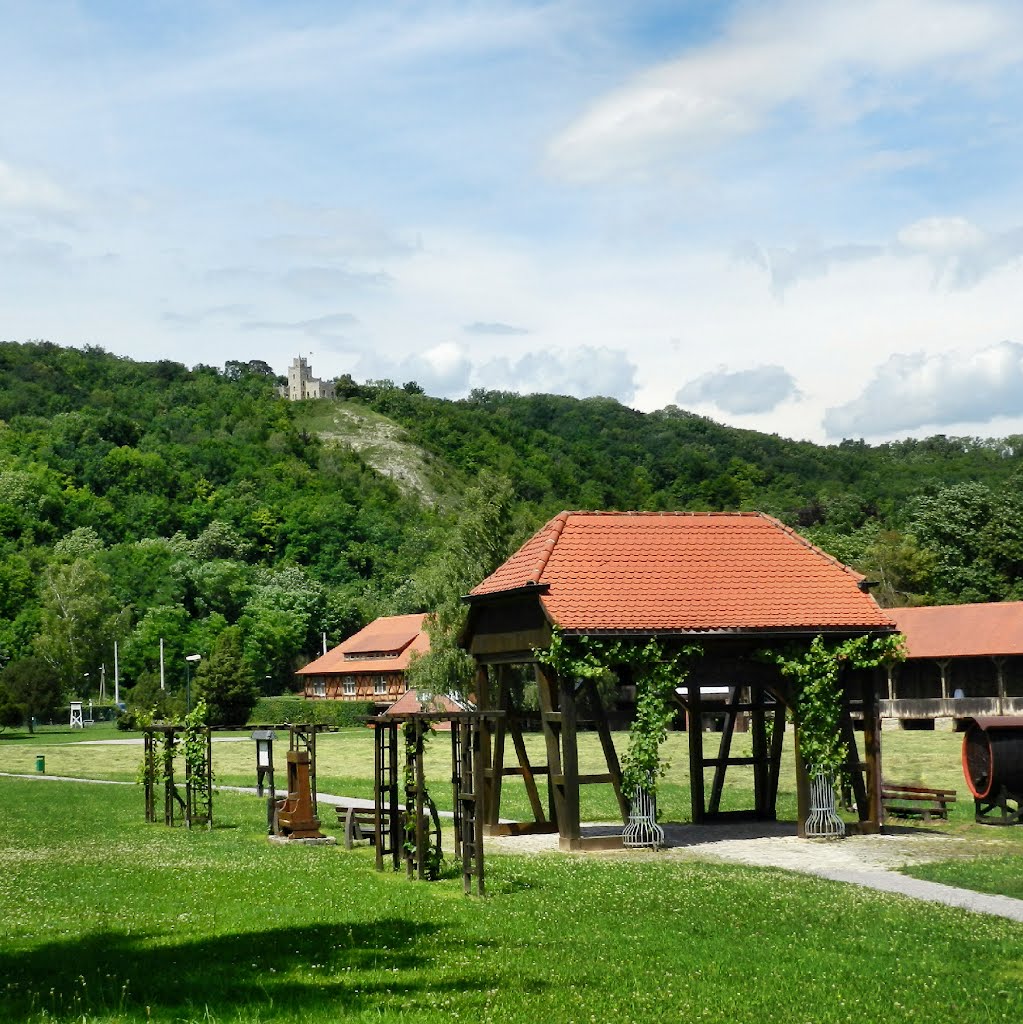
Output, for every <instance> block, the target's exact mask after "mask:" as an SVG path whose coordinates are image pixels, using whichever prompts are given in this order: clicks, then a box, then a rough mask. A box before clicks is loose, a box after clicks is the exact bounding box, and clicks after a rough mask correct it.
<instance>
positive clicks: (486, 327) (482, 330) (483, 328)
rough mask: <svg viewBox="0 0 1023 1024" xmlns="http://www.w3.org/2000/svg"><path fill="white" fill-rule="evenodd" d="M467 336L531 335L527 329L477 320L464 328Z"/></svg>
mask: <svg viewBox="0 0 1023 1024" xmlns="http://www.w3.org/2000/svg"><path fill="white" fill-rule="evenodd" d="M462 330H463V331H465V333H466V334H494V335H498V336H510V335H517V334H529V331H528V330H526V328H525V327H516V326H514V324H502V323H500V322H494V321H482V320H477V321H476V322H475V323H471V324H466V325H465V327H463V328H462Z"/></svg>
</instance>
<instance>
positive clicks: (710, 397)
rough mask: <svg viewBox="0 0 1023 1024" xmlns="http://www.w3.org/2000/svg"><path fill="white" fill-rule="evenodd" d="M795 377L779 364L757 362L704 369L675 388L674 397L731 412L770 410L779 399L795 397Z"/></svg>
mask: <svg viewBox="0 0 1023 1024" xmlns="http://www.w3.org/2000/svg"><path fill="white" fill-rule="evenodd" d="M798 397H799V389H798V388H797V387H796V381H795V378H794V377H793V376H792V374H790V373H789V372H788V371H787V370H786V369H784V368H783V367H781V366H757V367H754V368H753V369H750V370H734V371H728V370H725V369H720V370H715V371H714V372H712V373H705V374H703V375H702V376H700V377H697V378H696V379H695V380H691V381H689V383H688V384H685V385H684V386H683V387H682V388H680V389H679V392H678V394H677V395H676V396H675V401H676V402H678V403H679V404H680V405H686V404H687V403H697V404H702V403H705V402H706V403H710V404H711V405H714V406H717V408H718V409H721V410H723V411H724V412H728V413H734V414H735V415H740V416H741V415H746V414H749V413H764V412H771V411H772V410H774V409H776V408H777V407H778V406H779V405H781V403H782V402H786V401H788V400H789V399H793V398H798Z"/></svg>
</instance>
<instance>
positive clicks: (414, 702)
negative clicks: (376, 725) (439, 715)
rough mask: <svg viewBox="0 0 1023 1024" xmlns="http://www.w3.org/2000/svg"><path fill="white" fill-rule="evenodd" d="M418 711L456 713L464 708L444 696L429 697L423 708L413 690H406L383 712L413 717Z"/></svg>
mask: <svg viewBox="0 0 1023 1024" xmlns="http://www.w3.org/2000/svg"><path fill="white" fill-rule="evenodd" d="M420 711H441V712H458V711H465V707H464V706H463V705H461V704H459V703H458V702H457V701H455V700H453V699H452V698H451V697H448V696H446V695H444V694H440V695H439V696H436V697H430V698H428V700H427V706H426V707H425V708H424V707H423V705H422V704H421V703H420V701H419V695H418V694H417V693H416V691H415V690H406V691H405V692H404V693H403V694H402V695H401V696H400V697H399V698H398V699H397V700H396V701H395V702H394V703H393V704H392V705H391V706H390V707H389V708H388V709H387V710H386V711H385V712H384V714H385V715H415V714H418V713H419V712H420Z"/></svg>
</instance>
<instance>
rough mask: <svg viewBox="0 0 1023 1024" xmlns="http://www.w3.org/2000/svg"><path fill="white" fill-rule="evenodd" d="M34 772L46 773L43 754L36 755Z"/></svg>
mask: <svg viewBox="0 0 1023 1024" xmlns="http://www.w3.org/2000/svg"><path fill="white" fill-rule="evenodd" d="M36 771H37V772H45V771H46V757H45V755H43V754H36Z"/></svg>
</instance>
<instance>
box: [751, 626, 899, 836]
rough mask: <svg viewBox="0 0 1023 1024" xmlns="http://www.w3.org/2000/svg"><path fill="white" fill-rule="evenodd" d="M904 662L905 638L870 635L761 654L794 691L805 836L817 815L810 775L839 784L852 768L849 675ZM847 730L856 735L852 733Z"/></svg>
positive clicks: (817, 641)
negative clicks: (845, 679)
mask: <svg viewBox="0 0 1023 1024" xmlns="http://www.w3.org/2000/svg"><path fill="white" fill-rule="evenodd" d="M904 657H905V650H904V647H903V641H902V637H901V636H898V635H885V636H869V635H866V636H858V637H853V638H850V639H846V640H842V641H837V642H836V641H832V642H830V643H829V642H828V641H826V640H825V639H824V637H822V636H819V635H818V636H816V637H814V638H813V640H812V641H811V642H810V644H809V646H794V645H793V646H789V647H786V648H785V649H783V650H771V649H768V650H764V651H761V652H760V658H761V660H763V661H767V662H770V663H773V664H774V665H777V666H778V670H779V671H780V672H781V674H782V676H784V677H785V678H786V679H788V680H789V682H790V683H791V686H792V697H791V701H792V703H791V708H792V717H793V719H794V721H795V724H796V754H797V762H796V763H797V772H798V773H799V778H798V779H797V783H798V797H799V826H800V834H801V835H803V834H811V830H809V829H808V828H807V823H808V820H809V819H810V816H811V813H812V812H811V808H810V806H809V805H810V794H809V791H808V778H807V776H809V778H810V779H811V780H812V779H813V777H814V776H821V775H823V776H830V777H831V778H832V779H833V780H837V779H838V777H839V776H840V774H841V773H842V772H843V771H846V770H848V768H849V766H848V759H849V748H848V745H847V743H846V741H845V740H844V739H843V738H842V734H843V715H848V709H847V708H846V707H845V703H844V696H845V695H844V690H843V687H842V674H843V672H844V671H845V670H846V669H875V668H877V667H879V666H881V665H886V664H892V663H893V662H896V661H900V660H902V659H903V658H904ZM845 731H846V734H847V735H851V730H850V729H846V730H845ZM832 785H833V783H832ZM828 834H834V833H830V832H829V833H828Z"/></svg>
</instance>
